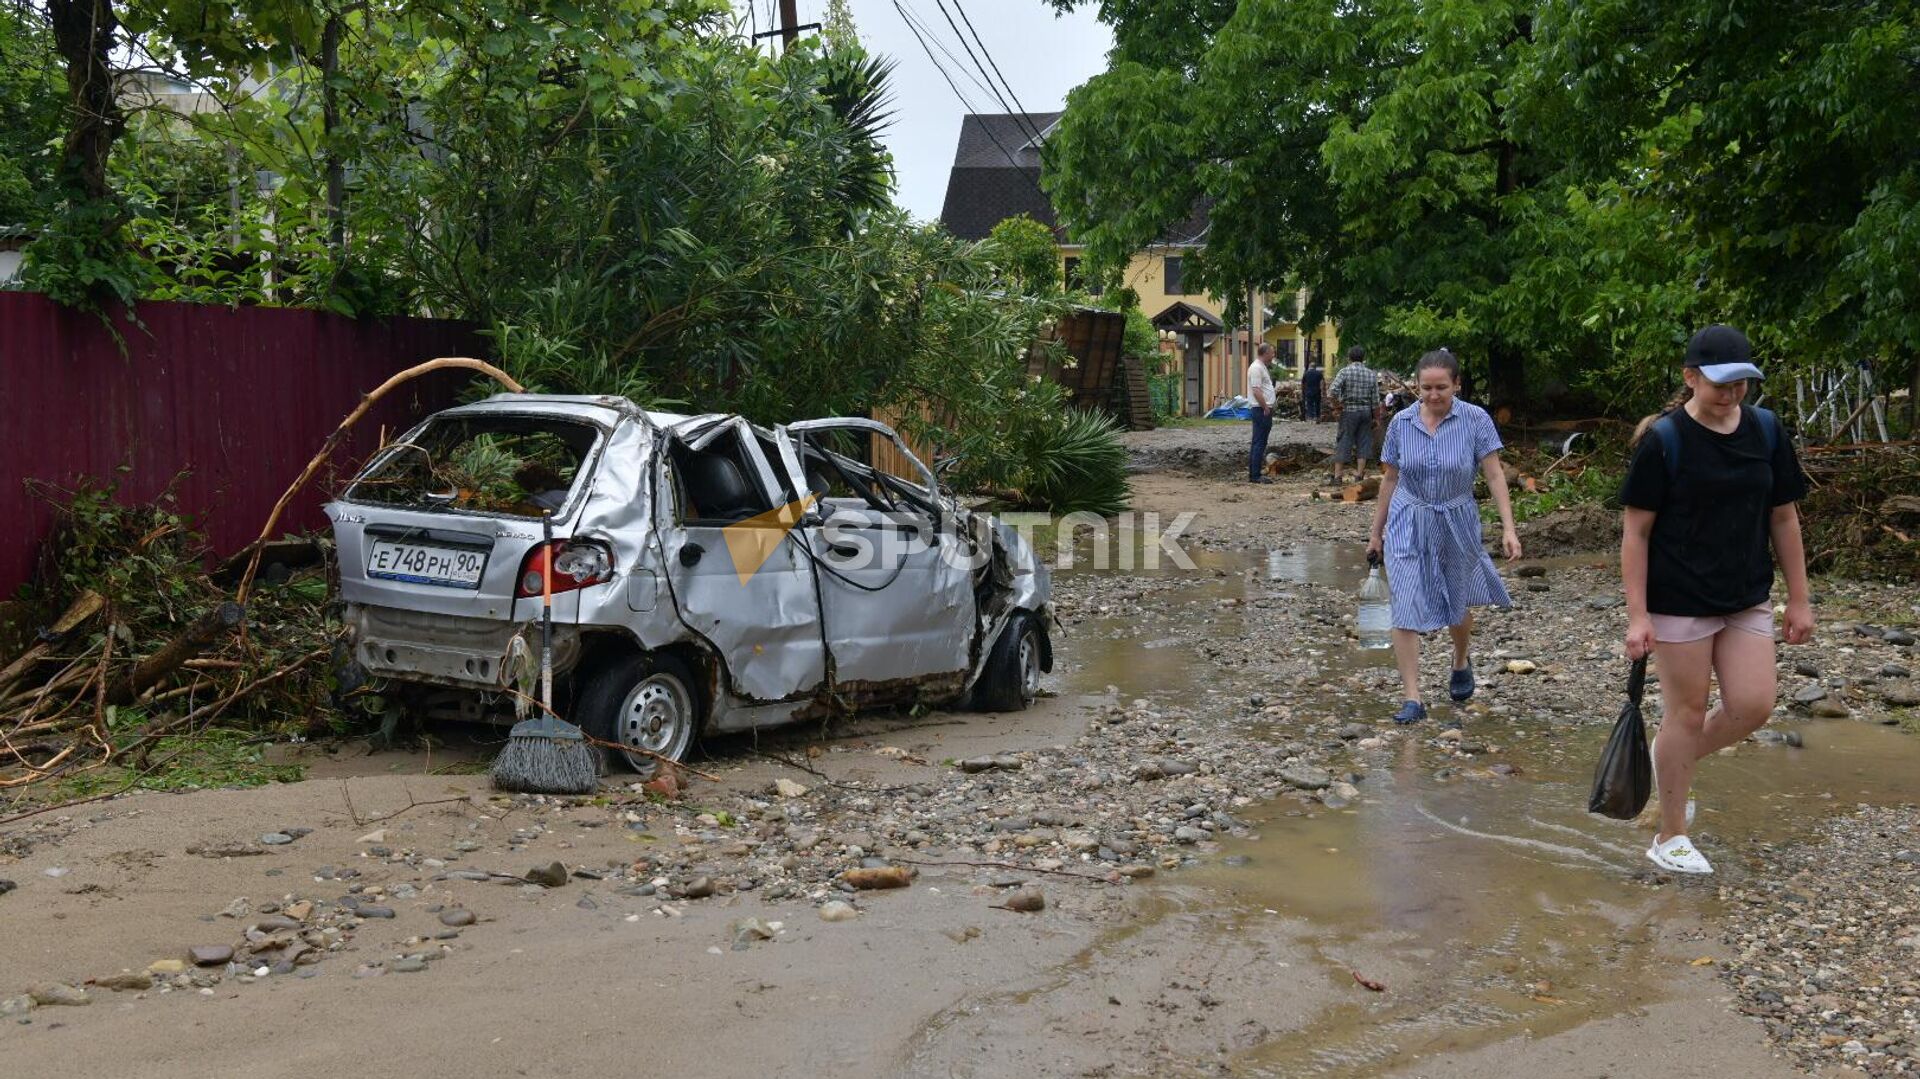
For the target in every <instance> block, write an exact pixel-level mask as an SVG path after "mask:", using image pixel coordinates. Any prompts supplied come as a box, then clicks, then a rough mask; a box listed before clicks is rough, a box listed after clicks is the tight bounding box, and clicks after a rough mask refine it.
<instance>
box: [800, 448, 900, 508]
mask: <svg viewBox="0 0 1920 1079" xmlns="http://www.w3.org/2000/svg"><path fill="white" fill-rule="evenodd" d="M823 433H824V434H829V435H835V434H841V433H842V432H812V433H809V434H808V435H807V438H806V439H805V440H803V441H802V442H801V443H800V466H801V469H802V470H803V471H804V472H805V473H806V476H807V487H808V488H809V489H810V490H811V491H812V492H813V493H814V494H815V495H816V496H817V497H819V498H820V499H821V500H823V501H825V500H826V499H830V498H836V499H842V500H845V499H847V498H850V497H854V498H859V499H860V500H861V501H862V502H864V503H866V505H867V506H868V507H869V508H871V509H874V510H878V511H879V512H881V513H894V512H897V511H898V510H899V508H900V507H899V504H898V501H897V500H896V499H895V498H894V497H893V496H892V493H891V492H890V491H889V490H888V488H887V485H886V484H885V482H884V481H885V479H886V477H885V476H884V475H882V474H881V473H879V472H877V471H875V470H874V469H873V468H872V467H871V466H868V465H864V464H861V463H860V462H859V461H856V460H854V459H853V458H851V457H849V456H847V455H845V454H843V453H836V452H834V451H833V450H830V449H827V448H825V447H823V446H820V445H817V444H816V440H817V439H818V437H819V435H820V434H823ZM830 508H831V504H829V505H827V506H823V507H822V508H821V512H823V513H824V512H826V511H827V510H828V509H830Z"/></svg>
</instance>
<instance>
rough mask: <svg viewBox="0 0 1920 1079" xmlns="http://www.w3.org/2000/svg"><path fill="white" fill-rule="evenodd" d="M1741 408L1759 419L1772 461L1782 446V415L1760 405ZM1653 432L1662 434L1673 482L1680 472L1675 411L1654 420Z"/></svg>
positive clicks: (1669, 472)
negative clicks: (1674, 419) (1674, 421)
mask: <svg viewBox="0 0 1920 1079" xmlns="http://www.w3.org/2000/svg"><path fill="white" fill-rule="evenodd" d="M1740 410H1741V411H1742V412H1750V413H1752V414H1753V417H1754V419H1755V420H1757V421H1759V424H1760V433H1761V435H1762V436H1764V437H1765V438H1766V440H1767V460H1768V461H1769V462H1771V461H1772V460H1773V455H1774V452H1775V451H1776V450H1778V449H1779V448H1780V417H1778V416H1776V415H1774V414H1773V413H1772V411H1770V410H1768V409H1764V408H1761V407H1760V406H1758V405H1741V406H1740ZM1653 433H1654V434H1656V435H1659V436H1660V450H1661V454H1662V456H1664V457H1665V458H1666V461H1667V482H1668V483H1672V482H1673V479H1674V477H1675V476H1678V475H1679V474H1680V432H1679V431H1678V430H1676V429H1675V428H1674V425H1673V413H1671V412H1668V413H1666V414H1665V415H1663V416H1661V417H1660V418H1659V419H1657V420H1655V421H1653Z"/></svg>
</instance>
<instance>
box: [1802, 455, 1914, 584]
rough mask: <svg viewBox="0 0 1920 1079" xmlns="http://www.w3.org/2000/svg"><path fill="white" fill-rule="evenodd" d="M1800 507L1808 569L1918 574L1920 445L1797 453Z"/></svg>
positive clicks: (1879, 575)
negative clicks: (1801, 476) (1803, 492)
mask: <svg viewBox="0 0 1920 1079" xmlns="http://www.w3.org/2000/svg"><path fill="white" fill-rule="evenodd" d="M1800 462H1801V467H1802V468H1804V469H1805V470H1806V473H1807V488H1808V490H1807V497H1806V500H1805V501H1803V502H1802V503H1801V504H1800V519H1801V527H1802V528H1803V529H1804V531H1805V534H1806V539H1807V565H1808V568H1810V569H1812V570H1813V571H1814V572H1816V573H1819V572H1832V573H1843V574H1847V575H1850V576H1861V577H1869V578H1875V579H1880V580H1913V579H1915V578H1916V577H1920V446H1917V445H1914V444H1912V443H1905V444H1902V443H1897V442H1890V443H1873V442H1866V443H1860V444H1856V445H1850V446H1812V447H1808V448H1806V449H1804V450H1802V451H1801V453H1800Z"/></svg>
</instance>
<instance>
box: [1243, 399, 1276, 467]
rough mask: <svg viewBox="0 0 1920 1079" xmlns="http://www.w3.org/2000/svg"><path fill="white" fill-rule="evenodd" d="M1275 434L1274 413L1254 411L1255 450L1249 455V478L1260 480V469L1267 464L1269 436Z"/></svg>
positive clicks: (1257, 409)
mask: <svg viewBox="0 0 1920 1079" xmlns="http://www.w3.org/2000/svg"><path fill="white" fill-rule="evenodd" d="M1272 433H1273V413H1271V412H1269V411H1267V410H1265V409H1260V408H1256V409H1254V410H1253V448H1252V449H1251V450H1250V451H1249V452H1248V453H1247V478H1248V479H1250V480H1257V479H1259V478H1260V468H1261V466H1262V465H1265V464H1266V463H1267V436H1268V435H1270V434H1272Z"/></svg>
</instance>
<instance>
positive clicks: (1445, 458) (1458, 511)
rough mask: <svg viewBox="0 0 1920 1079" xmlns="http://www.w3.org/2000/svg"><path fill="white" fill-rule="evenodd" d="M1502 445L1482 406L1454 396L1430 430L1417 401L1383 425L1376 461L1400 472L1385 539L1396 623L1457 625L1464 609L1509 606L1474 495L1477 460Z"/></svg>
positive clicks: (1423, 627)
mask: <svg viewBox="0 0 1920 1079" xmlns="http://www.w3.org/2000/svg"><path fill="white" fill-rule="evenodd" d="M1500 445H1501V443H1500V432H1499V431H1497V430H1495V429H1494V426H1493V417H1491V416H1489V415H1487V411H1486V409H1483V408H1481V407H1480V406H1478V405H1475V404H1470V403H1468V402H1466V401H1461V400H1459V399H1457V398H1456V399H1455V400H1454V402H1453V411H1451V412H1449V413H1448V414H1447V417H1446V418H1445V419H1443V420H1441V421H1440V426H1439V427H1437V428H1435V429H1434V431H1433V433H1431V434H1429V433H1428V432H1427V427H1426V425H1425V424H1423V423H1421V422H1420V406H1419V404H1417V403H1416V404H1413V405H1409V406H1407V407H1406V408H1404V409H1401V410H1400V411H1399V412H1397V413H1395V414H1394V417H1393V419H1392V420H1391V421H1390V422H1389V423H1388V424H1387V439H1386V445H1385V446H1383V447H1382V448H1381V450H1380V461H1381V463H1382V464H1389V465H1393V466H1394V467H1395V468H1398V469H1399V470H1400V481H1399V483H1398V485H1396V486H1395V487H1394V489H1393V501H1392V502H1391V503H1390V504H1389V505H1388V506H1387V531H1386V537H1385V543H1384V547H1385V548H1386V564H1387V582H1388V585H1389V586H1390V587H1391V588H1392V590H1393V625H1394V628H1396V629H1410V630H1414V631H1415V632H1418V633H1428V632H1431V631H1433V630H1436V629H1442V628H1445V627H1447V626H1457V625H1459V624H1460V623H1461V622H1463V621H1465V620H1466V617H1467V608H1468V607H1485V606H1488V605H1492V606H1496V607H1509V606H1512V604H1513V600H1512V598H1511V597H1510V596H1508V595H1507V587H1506V585H1504V584H1502V583H1501V581H1500V574H1499V573H1498V572H1497V571H1496V570H1495V569H1494V568H1493V559H1491V558H1489V557H1487V552H1486V547H1485V545H1484V543H1483V542H1482V539H1481V535H1480V508H1479V506H1478V505H1476V504H1475V503H1474V500H1473V480H1474V477H1475V476H1477V475H1479V473H1480V462H1481V460H1482V459H1484V458H1485V457H1486V456H1487V454H1489V453H1496V452H1498V451H1499V449H1500Z"/></svg>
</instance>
